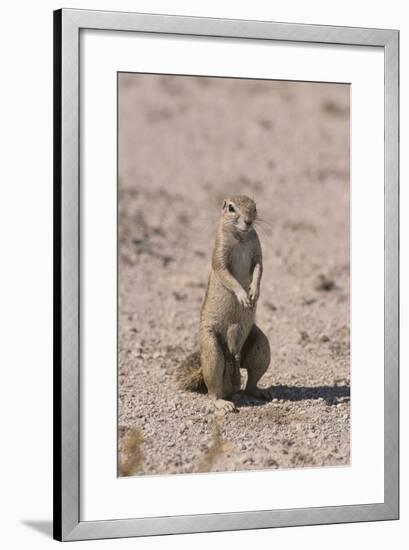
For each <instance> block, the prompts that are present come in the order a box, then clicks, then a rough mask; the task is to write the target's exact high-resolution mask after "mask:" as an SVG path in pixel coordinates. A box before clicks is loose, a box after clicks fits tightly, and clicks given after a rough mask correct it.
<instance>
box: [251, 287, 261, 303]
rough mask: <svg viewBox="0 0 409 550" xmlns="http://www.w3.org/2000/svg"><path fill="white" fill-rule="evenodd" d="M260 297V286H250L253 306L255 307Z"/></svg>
mask: <svg viewBox="0 0 409 550" xmlns="http://www.w3.org/2000/svg"><path fill="white" fill-rule="evenodd" d="M259 295H260V291H259V289H258V286H257V285H254V286H253V285H250V290H249V298H250V301H251V304H252V305H253V306H254V304H255V303H256V302H257V300H258V297H259Z"/></svg>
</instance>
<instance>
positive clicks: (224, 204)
mask: <svg viewBox="0 0 409 550" xmlns="http://www.w3.org/2000/svg"><path fill="white" fill-rule="evenodd" d="M225 208H226V201H223V206H222V210H224V209H225Z"/></svg>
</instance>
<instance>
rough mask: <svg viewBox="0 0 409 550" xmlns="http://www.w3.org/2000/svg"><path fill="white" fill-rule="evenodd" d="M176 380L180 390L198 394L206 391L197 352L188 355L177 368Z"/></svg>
mask: <svg viewBox="0 0 409 550" xmlns="http://www.w3.org/2000/svg"><path fill="white" fill-rule="evenodd" d="M176 379H177V382H178V384H179V387H180V389H182V390H187V391H197V392H200V393H205V392H206V391H207V388H206V384H205V382H204V378H203V371H202V367H201V366H200V355H199V352H198V351H196V352H193V353H191V354H190V355H188V356H187V357H186V358H185V359H184V360H183V361H182V363H181V364H180V365H179V366H178V368H177V371H176Z"/></svg>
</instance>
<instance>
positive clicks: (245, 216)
mask: <svg viewBox="0 0 409 550" xmlns="http://www.w3.org/2000/svg"><path fill="white" fill-rule="evenodd" d="M256 219H257V210H256V204H255V202H254V201H253V200H252V199H250V198H249V197H246V196H242V195H241V196H234V197H229V198H227V199H225V200H224V201H223V207H222V214H221V218H220V222H219V226H218V230H217V235H216V240H215V245H214V249H213V256H212V266H211V271H210V275H209V280H208V284H207V290H206V294H205V297H204V300H203V304H202V308H201V312H200V327H199V344H200V352H199V355H200V375H201V376H202V379H203V381H204V383H205V385H206V388H207V391H208V393H209V395H210V396H211V397H213V398H214V399H215V404H216V408H217V409H219V410H221V411H224V412H229V411H234V410H235V405H234V403H233V402H232V401H230V400H228V398H229V397H231V396H232V395H234V394H235V393H236V392H237V391H239V390H240V368H243V369H246V370H247V373H248V377H247V384H246V388H245V392H246V393H249V394H251V395H253V396H255V397H260V398H263V399H269V398H271V393H270V390H263V389H260V388H258V387H257V382H258V381H259V380H260V378H261V377H262V375H263V374H264V373H265V371H266V370H267V368H268V366H269V364H270V346H269V343H268V339H267V337H266V336H265V334H264V333H263V332H262V330H261V329H260V328H259V327H258V326H257V325H256V324H255V314H256V307H257V301H258V297H259V293H260V281H261V276H262V272H263V263H262V252H261V246H260V241H259V238H258V235H257V232H256V230H255V228H254V224H255V221H256Z"/></svg>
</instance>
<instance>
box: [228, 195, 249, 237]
mask: <svg viewBox="0 0 409 550" xmlns="http://www.w3.org/2000/svg"><path fill="white" fill-rule="evenodd" d="M256 217H257V209H256V203H255V202H254V201H253V200H252V199H250V198H249V197H246V196H245V195H237V196H234V197H228V198H226V199H224V201H223V207H222V223H223V227H224V228H226V229H232V230H233V231H238V232H239V233H242V234H245V233H248V232H249V231H250V230H251V229H252V228H253V225H254V221H255V220H256Z"/></svg>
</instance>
